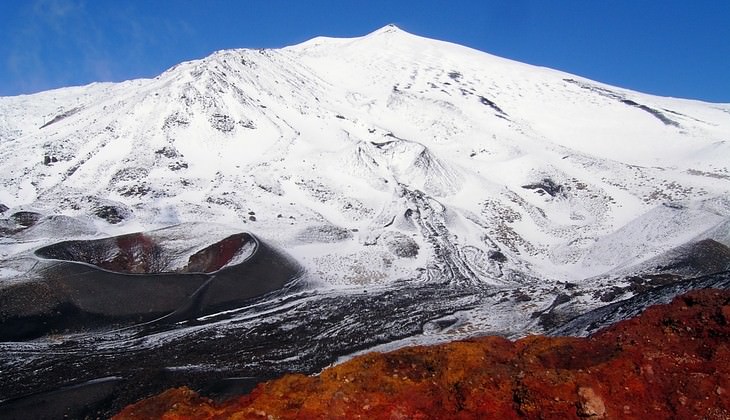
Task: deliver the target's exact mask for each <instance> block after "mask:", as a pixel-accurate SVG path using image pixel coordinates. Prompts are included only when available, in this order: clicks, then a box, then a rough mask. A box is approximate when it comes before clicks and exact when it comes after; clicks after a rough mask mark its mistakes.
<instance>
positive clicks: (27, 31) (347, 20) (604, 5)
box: [0, 0, 730, 102]
mask: <svg viewBox="0 0 730 420" xmlns="http://www.w3.org/2000/svg"><path fill="white" fill-rule="evenodd" d="M388 23H395V24H396V25H398V26H399V27H401V28H402V29H404V30H406V31H409V32H412V33H415V34H418V35H422V36H427V37H431V38H438V39H443V40H447V41H451V42H456V43H460V44H463V45H467V46H470V47H473V48H476V49H479V50H482V51H486V52H489V53H492V54H495V55H499V56H502V57H507V58H511V59H515V60H519V61H523V62H527V63H530V64H537V65H543V66H547V67H552V68H555V69H559V70H563V71H567V72H570V73H574V74H578V75H581V76H585V77H588V78H591V79H594V80H598V81H601V82H605V83H609V84H613V85H618V86H622V87H627V88H630V89H635V90H639V91H642V92H648V93H654V94H659V95H666V96H675V97H685V98H695V99H702V100H707V101H712V102H730V1H729V0H685V1H679V0H665V1H659V0H611V1H608V0H555V1H551V0H493V1H492V0H481V1H480V0H476V1H458V0H452V1H435V0H421V1H396V0H387V1H383V0H371V1H346V0H339V1H334V0H333V1H324V0H297V1H283V0H261V1H256V0H249V1H244V0H239V1H234V0H208V1H202V0H201V1H193V0H128V1H121V0H117V1H111V0H0V60H2V61H1V62H0V96H6V95H16V94H21V93H30V92H36V91H39V90H45V89H51V88H55V87H62V86H69V85H79V84H86V83H90V82H93V81H120V80H126V79H131V78H138V77H153V76H156V75H157V74H159V73H161V72H163V71H164V70H165V69H167V68H169V67H171V66H173V65H175V64H177V63H179V62H181V61H185V60H191V59H195V58H201V57H204V56H206V55H208V54H210V53H211V52H213V51H215V50H219V49H226V48H269V47H281V46H285V45H291V44H295V43H298V42H302V41H305V40H307V39H309V38H312V37H314V36H317V35H326V36H337V37H352V36H360V35H364V34H366V33H368V32H371V31H373V30H375V29H377V28H379V27H382V26H384V25H386V24H388Z"/></svg>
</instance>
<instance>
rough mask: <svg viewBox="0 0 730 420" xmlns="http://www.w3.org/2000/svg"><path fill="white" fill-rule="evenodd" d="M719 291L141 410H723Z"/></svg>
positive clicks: (594, 415)
mask: <svg viewBox="0 0 730 420" xmlns="http://www.w3.org/2000/svg"><path fill="white" fill-rule="evenodd" d="M729 393H730V291H719V290H712V289H706V290H700V291H693V292H690V293H688V294H686V295H683V296H681V297H678V298H675V299H674V300H673V301H672V302H671V303H670V304H668V305H658V306H654V307H651V308H649V309H647V310H646V311H645V312H644V313H642V314H641V315H640V316H638V317H637V318H634V319H631V320H627V321H623V322H620V323H618V324H616V325H614V326H612V327H609V328H607V329H604V330H602V331H600V332H598V333H596V334H594V335H593V336H591V337H589V338H571V337H542V336H533V337H527V338H524V339H521V340H518V341H514V342H513V341H509V340H506V339H504V338H500V337H482V338H475V339H472V340H467V341H458V342H453V343H448V344H443V345H438V346H432V347H413V348H405V349H401V350H398V351H394V352H391V353H385V354H378V353H371V354H367V355H364V356H361V357H357V358H355V359H353V360H350V361H348V362H346V363H343V364H340V365H337V366H334V367H330V368H328V369H325V370H324V371H323V372H322V373H321V374H320V375H318V376H311V377H310V376H303V375H287V376H285V377H283V378H281V379H279V380H275V381H271V382H268V383H264V384H261V385H259V386H258V387H257V388H256V389H255V390H254V391H253V392H252V393H251V394H249V395H246V396H242V397H239V398H235V399H231V400H228V401H226V402H223V403H216V402H213V401H212V400H209V399H207V398H205V397H202V396H200V395H198V394H197V393H195V392H193V391H191V390H190V389H187V388H177V389H172V390H168V391H166V392H164V393H162V394H160V395H158V396H156V397H153V398H150V399H147V400H144V401H142V402H140V403H137V404H135V405H132V406H129V407H127V408H126V409H125V410H123V411H122V412H121V413H119V414H118V415H117V416H116V417H115V418H116V419H143V418H145V419H146V418H163V417H164V418H165V419H182V418H186V419H187V418H201V419H210V418H267V417H268V418H282V419H288V418H300V419H315V418H348V419H350V418H369V419H377V418H389V419H390V418H407V419H416V418H418V419H429V418H434V419H435V418H464V419H466V418H500V419H510V418H546V419H549V418H556V419H557V418H560V419H564V418H588V419H599V418H606V419H609V418H613V419H618V418H621V419H632V418H635V419H639V418H641V419H647V418H651V419H665V418H666V419H669V418H683V419H690V418H706V419H727V418H730V394H729Z"/></svg>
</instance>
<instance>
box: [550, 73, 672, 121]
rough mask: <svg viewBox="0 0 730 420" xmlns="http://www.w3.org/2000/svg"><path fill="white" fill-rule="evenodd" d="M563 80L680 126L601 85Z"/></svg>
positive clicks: (656, 111) (659, 112)
mask: <svg viewBox="0 0 730 420" xmlns="http://www.w3.org/2000/svg"><path fill="white" fill-rule="evenodd" d="M563 80H564V81H566V82H568V83H572V84H574V85H577V86H580V87H581V88H582V89H586V90H590V91H592V92H595V93H597V94H599V95H601V96H604V97H606V98H611V99H614V100H617V101H619V102H621V103H622V104H625V105H628V106H631V107H634V108H637V109H640V110H642V111H644V112H648V113H649V114H651V115H652V116H653V117H654V118H656V119H658V120H659V121H661V122H662V123H664V124H665V125H670V126H673V127H680V125H679V123H678V122H676V121H674V120H673V119H671V118H669V117H667V116H666V115H665V114H664V113H663V112H661V111H660V110H658V109H654V108H652V107H649V106H647V105H643V104H640V103H638V102H636V101H633V100H631V99H626V97H624V96H623V95H621V94H618V93H616V92H613V91H611V90H608V89H604V88H601V87H598V86H594V85H591V84H588V83H584V82H579V81H577V80H575V79H563ZM670 112H671V111H670ZM677 115H679V114H677Z"/></svg>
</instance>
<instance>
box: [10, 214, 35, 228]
mask: <svg viewBox="0 0 730 420" xmlns="http://www.w3.org/2000/svg"><path fill="white" fill-rule="evenodd" d="M42 217H43V215H42V214H40V213H36V212H34V211H19V212H15V213H13V214H11V215H10V219H11V220H12V221H14V222H15V223H17V224H19V225H20V226H22V227H24V228H27V227H30V226H33V225H35V224H36V223H38V221H39V220H41V218H42Z"/></svg>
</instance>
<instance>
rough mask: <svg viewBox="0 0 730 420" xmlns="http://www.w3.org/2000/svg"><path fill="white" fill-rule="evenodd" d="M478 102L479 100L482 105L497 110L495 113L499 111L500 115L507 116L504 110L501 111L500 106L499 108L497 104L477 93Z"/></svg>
mask: <svg viewBox="0 0 730 420" xmlns="http://www.w3.org/2000/svg"><path fill="white" fill-rule="evenodd" d="M479 102H481V103H482V105H486V106H488V107H490V108H492V109H493V110H495V111H497V113H499V114H500V115H502V116H505V117H506V116H508V115H507V113H506V112H504V111H502V108H500V107H499V106H497V104H496V103H494V102H493V101H491V100H489V99H487V98H485V97H484V96H481V95H479Z"/></svg>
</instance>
